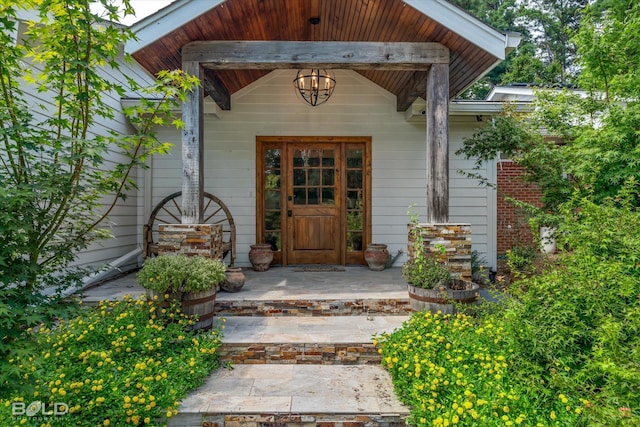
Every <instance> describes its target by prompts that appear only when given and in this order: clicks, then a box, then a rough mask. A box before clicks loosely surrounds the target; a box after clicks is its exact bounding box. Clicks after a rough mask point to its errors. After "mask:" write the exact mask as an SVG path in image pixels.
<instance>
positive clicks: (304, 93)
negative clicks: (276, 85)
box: [293, 68, 336, 107]
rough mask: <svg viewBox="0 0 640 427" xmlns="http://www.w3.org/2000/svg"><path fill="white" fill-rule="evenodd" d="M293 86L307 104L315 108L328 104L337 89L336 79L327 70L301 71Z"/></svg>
mask: <svg viewBox="0 0 640 427" xmlns="http://www.w3.org/2000/svg"><path fill="white" fill-rule="evenodd" d="M293 86H294V87H295V88H296V90H297V93H298V94H299V95H300V96H301V97H302V99H303V100H305V102H307V103H308V104H309V105H311V106H312V107H315V106H316V105H320V104H323V103H325V102H327V100H328V99H329V98H330V97H331V94H332V93H333V89H334V88H335V87H336V79H335V78H333V76H331V74H329V72H328V71H327V70H322V69H318V68H312V69H310V70H299V71H298V74H297V75H296V78H295V79H293Z"/></svg>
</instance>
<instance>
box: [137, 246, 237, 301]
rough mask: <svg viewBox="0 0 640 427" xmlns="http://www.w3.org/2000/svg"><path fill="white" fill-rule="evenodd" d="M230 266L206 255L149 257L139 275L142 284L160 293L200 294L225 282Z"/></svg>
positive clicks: (139, 281)
mask: <svg viewBox="0 0 640 427" xmlns="http://www.w3.org/2000/svg"><path fill="white" fill-rule="evenodd" d="M226 270H227V267H226V265H225V264H224V263H223V262H222V261H219V260H217V259H211V258H205V257H202V256H186V255H161V256H157V257H155V258H148V259H147V260H146V261H145V262H144V265H143V266H142V269H140V271H139V272H138V275H137V279H138V283H140V285H141V286H143V287H144V288H146V289H151V290H154V291H156V292H158V293H161V294H164V293H165V292H166V293H176V292H199V291H205V290H208V289H212V288H215V287H216V285H218V284H219V283H222V282H224V280H225V271H226Z"/></svg>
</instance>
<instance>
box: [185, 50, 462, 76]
mask: <svg viewBox="0 0 640 427" xmlns="http://www.w3.org/2000/svg"><path fill="white" fill-rule="evenodd" d="M182 60H183V61H188V62H200V63H201V64H202V65H203V66H205V67H206V68H217V69H259V70H264V69H267V70H273V69H287V68H309V67H320V68H349V69H352V70H405V71H412V70H426V69H428V68H429V64H447V65H448V64H449V49H448V48H447V47H445V46H443V45H441V44H440V43H377V42H327V41H323V42H299V41H195V42H191V43H189V44H186V45H184V46H183V48H182ZM447 84H448V83H447Z"/></svg>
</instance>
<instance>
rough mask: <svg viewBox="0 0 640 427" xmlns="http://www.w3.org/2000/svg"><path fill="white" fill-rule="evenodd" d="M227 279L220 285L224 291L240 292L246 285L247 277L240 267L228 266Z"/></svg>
mask: <svg viewBox="0 0 640 427" xmlns="http://www.w3.org/2000/svg"><path fill="white" fill-rule="evenodd" d="M225 276H226V278H225V280H224V282H223V283H222V284H221V285H220V287H221V288H222V290H223V291H226V292H238V291H239V290H240V289H242V287H243V286H244V282H245V280H246V277H245V276H244V273H243V272H242V268H240V267H227V271H226V272H225Z"/></svg>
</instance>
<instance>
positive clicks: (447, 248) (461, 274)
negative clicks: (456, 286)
mask: <svg viewBox="0 0 640 427" xmlns="http://www.w3.org/2000/svg"><path fill="white" fill-rule="evenodd" d="M413 227H414V226H413V225H409V248H408V249H409V250H408V254H409V256H412V253H413V237H412V230H413ZM417 227H418V228H419V229H420V235H421V236H422V240H423V242H424V246H425V249H426V253H427V254H432V255H433V257H434V258H436V259H437V260H438V261H439V262H440V263H442V264H445V265H446V266H447V268H448V269H449V271H451V273H452V275H453V277H454V278H456V279H461V280H464V281H467V282H471V224H418V226H417ZM441 248H444V251H443V250H442V249H441Z"/></svg>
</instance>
